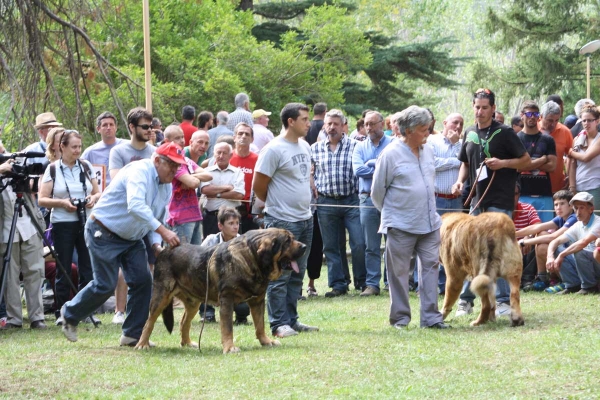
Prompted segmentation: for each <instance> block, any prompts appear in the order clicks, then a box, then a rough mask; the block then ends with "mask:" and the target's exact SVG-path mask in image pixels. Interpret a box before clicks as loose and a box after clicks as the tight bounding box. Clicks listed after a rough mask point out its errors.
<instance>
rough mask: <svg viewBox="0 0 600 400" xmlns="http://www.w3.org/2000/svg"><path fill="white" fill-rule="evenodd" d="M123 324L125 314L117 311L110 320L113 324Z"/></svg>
mask: <svg viewBox="0 0 600 400" xmlns="http://www.w3.org/2000/svg"><path fill="white" fill-rule="evenodd" d="M124 322H125V313H124V312H123V311H117V312H116V313H115V316H114V317H113V319H112V323H113V324H117V325H123V323H124Z"/></svg>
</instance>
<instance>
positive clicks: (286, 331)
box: [273, 325, 298, 338]
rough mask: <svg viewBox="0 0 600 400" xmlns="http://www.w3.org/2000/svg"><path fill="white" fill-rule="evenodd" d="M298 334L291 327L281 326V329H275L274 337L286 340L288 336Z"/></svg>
mask: <svg viewBox="0 0 600 400" xmlns="http://www.w3.org/2000/svg"><path fill="white" fill-rule="evenodd" d="M297 334H298V332H296V331H295V330H293V329H292V328H291V327H290V326H289V325H281V326H280V327H279V328H277V329H275V333H274V334H273V335H274V336H277V337H279V338H285V337H288V336H296V335H297Z"/></svg>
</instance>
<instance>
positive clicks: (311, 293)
mask: <svg viewBox="0 0 600 400" xmlns="http://www.w3.org/2000/svg"><path fill="white" fill-rule="evenodd" d="M306 294H307V295H308V297H314V296H318V295H319V294H318V293H317V289H315V288H314V287H310V286H309V287H308V289H306Z"/></svg>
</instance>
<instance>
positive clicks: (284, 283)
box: [264, 215, 313, 333]
mask: <svg viewBox="0 0 600 400" xmlns="http://www.w3.org/2000/svg"><path fill="white" fill-rule="evenodd" d="M264 224H265V228H281V229H287V230H288V231H290V232H291V233H292V234H293V235H294V237H295V238H296V240H298V241H299V242H302V243H304V244H305V245H306V251H305V252H304V254H303V255H302V257H300V258H299V259H298V260H297V263H298V269H299V271H300V272H298V273H296V272H294V271H291V270H289V269H286V270H284V271H283V273H282V274H281V276H280V277H279V279H277V280H274V281H270V282H269V286H268V287H267V311H268V313H269V324H270V326H271V332H272V333H275V331H276V330H277V328H279V327H280V326H283V325H289V326H294V325H295V324H296V322H297V321H298V318H299V316H298V297H300V294H301V293H302V280H303V279H304V272H305V271H306V261H307V260H308V255H309V254H310V247H311V241H312V234H313V218H312V217H310V218H309V219H307V220H305V221H298V222H288V221H282V220H280V219H276V218H273V217H271V216H270V215H265V219H264Z"/></svg>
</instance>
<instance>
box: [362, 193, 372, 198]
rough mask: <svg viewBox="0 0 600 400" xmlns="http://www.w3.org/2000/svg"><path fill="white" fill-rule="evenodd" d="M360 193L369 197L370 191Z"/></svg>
mask: <svg viewBox="0 0 600 400" xmlns="http://www.w3.org/2000/svg"><path fill="white" fill-rule="evenodd" d="M360 194H366V195H367V197H371V192H360Z"/></svg>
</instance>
